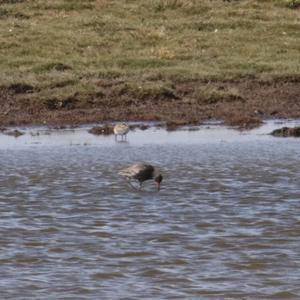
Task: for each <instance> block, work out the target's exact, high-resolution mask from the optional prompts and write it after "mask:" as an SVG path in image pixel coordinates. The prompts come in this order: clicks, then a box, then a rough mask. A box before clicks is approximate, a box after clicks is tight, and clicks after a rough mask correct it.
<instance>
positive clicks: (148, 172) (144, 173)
mask: <svg viewBox="0 0 300 300" xmlns="http://www.w3.org/2000/svg"><path fill="white" fill-rule="evenodd" d="M119 174H120V175H121V176H124V177H125V178H126V179H127V180H128V183H129V184H130V185H131V183H130V180H137V181H138V182H139V184H140V188H141V187H142V183H143V182H144V181H146V180H149V179H154V181H155V182H156V184H157V190H158V191H159V190H160V183H161V182H162V180H163V177H162V175H161V173H160V172H159V170H158V169H157V168H156V167H153V166H152V165H150V164H146V163H135V164H133V165H131V166H130V167H127V168H125V169H123V170H121V171H120V172H119ZM131 186H132V187H133V188H134V186H133V185H131Z"/></svg>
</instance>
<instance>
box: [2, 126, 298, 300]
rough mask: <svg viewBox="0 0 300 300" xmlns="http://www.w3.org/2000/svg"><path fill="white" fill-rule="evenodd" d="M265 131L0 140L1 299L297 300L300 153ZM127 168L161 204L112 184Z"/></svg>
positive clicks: (69, 134) (79, 133) (294, 142)
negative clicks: (152, 175) (139, 173)
mask: <svg viewBox="0 0 300 300" xmlns="http://www.w3.org/2000/svg"><path fill="white" fill-rule="evenodd" d="M276 126H277V127H280V126H281V125H276V124H267V125H266V126H264V127H263V128H261V129H258V130H254V131H251V132H248V133H245V132H244V133H240V132H238V131H232V130H229V129H226V128H222V127H218V126H210V128H207V127H206V126H204V127H202V128H201V129H200V130H199V131H177V132H171V133H168V132H165V131H164V130H162V129H150V130H147V131H140V130H136V131H135V132H130V133H129V135H128V143H116V142H115V141H114V137H97V136H93V135H90V134H88V133H87V132H86V130H85V129H84V128H81V129H77V130H75V131H65V132H51V134H50V135H48V134H45V132H41V133H40V134H39V135H36V131H35V130H33V129H32V130H28V131H27V134H26V135H24V136H22V137H19V138H17V139H16V138H14V137H8V136H4V135H1V136H0V142H1V144H0V203H1V206H0V250H1V251H0V274H1V277H0V291H1V298H3V299H299V298H300V285H299V279H300V250H299V246H300V140H299V139H293V138H288V139H283V138H274V137H271V136H269V135H265V133H267V132H269V130H270V129H271V128H274V127H276ZM30 132H31V133H32V135H33V136H32V135H31V134H30ZM135 161H147V162H151V163H153V164H154V165H157V166H159V167H160V168H161V170H162V172H163V175H164V181H163V184H162V190H161V191H160V192H159V193H158V192H156V191H155V185H154V183H151V182H148V183H147V184H146V185H145V187H144V190H143V191H134V190H132V189H130V188H129V187H128V186H127V185H126V182H124V181H123V180H122V178H120V176H118V174H117V172H118V170H120V169H121V168H123V167H125V166H127V165H129V164H130V163H132V162H135Z"/></svg>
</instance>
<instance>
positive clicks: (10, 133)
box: [4, 129, 25, 137]
mask: <svg viewBox="0 0 300 300" xmlns="http://www.w3.org/2000/svg"><path fill="white" fill-rule="evenodd" d="M4 134H6V135H11V136H14V137H19V136H21V135H23V134H25V133H24V132H21V131H19V130H17V129H15V130H11V131H6V132H4Z"/></svg>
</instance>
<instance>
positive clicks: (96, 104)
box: [0, 76, 300, 130]
mask: <svg viewBox="0 0 300 300" xmlns="http://www.w3.org/2000/svg"><path fill="white" fill-rule="evenodd" d="M96 86H97V89H96V90H95V92H93V93H91V92H86V93H83V92H74V94H73V95H71V96H68V97H66V98H52V97H50V96H49V97H48V98H47V97H46V99H45V98H41V97H40V90H39V89H37V88H35V87H34V86H30V85H27V84H14V85H11V86H2V87H0V127H4V126H19V125H49V126H58V127H62V126H65V125H72V126H76V125H80V124H84V123H97V122H110V121H160V122H166V124H167V128H168V129H169V130H172V129H174V128H176V127H178V126H182V125H188V124H200V123H201V122H203V121H207V120H210V119H216V120H223V121H224V123H225V124H227V125H232V126H237V127H239V128H253V127H255V126H259V125H260V123H261V121H262V120H263V119H267V118H298V117H300V76H299V77H288V78H277V79H272V80H260V79H256V78H241V79H237V80H224V81H222V80H191V81H184V82H181V81H174V82H171V83H170V82H168V83H166V82H159V83H157V82H150V83H149V82H146V83H145V84H143V83H142V84H140V85H133V84H132V83H129V82H126V81H124V80H116V79H111V80H109V79H101V80H98V82H97V83H96Z"/></svg>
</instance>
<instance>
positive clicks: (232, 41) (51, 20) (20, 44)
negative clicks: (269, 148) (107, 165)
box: [0, 0, 300, 124]
mask: <svg viewBox="0 0 300 300" xmlns="http://www.w3.org/2000/svg"><path fill="white" fill-rule="evenodd" d="M298 4H299V1H295V0H294V1H292V0H291V1H288V0H263V1H262V0H260V1H250V0H249V1H248V0H240V1H239V0H232V1H222V0H203V1H196V0H141V1H133V0H132V1H129V0H127V1H125V0H120V1H119V0H86V1H84V0H82V1H79V0H68V1H66V0H51V1H50V0H49V1H44V0H27V1H26V0H0V69H1V72H0V86H1V88H0V104H1V105H2V109H1V112H0V123H1V122H2V123H3V124H4V123H9V122H12V121H13V118H14V114H15V115H16V114H21V115H20V118H19V121H17V119H16V118H15V119H16V122H25V123H30V122H34V121H36V119H33V118H36V116H37V115H38V114H42V113H43V112H44V110H47V111H49V112H48V117H47V120H48V121H50V120H51V115H52V116H53V117H54V116H57V115H60V114H63V113H64V111H65V110H68V112H67V114H70V112H69V110H73V113H75V110H86V109H96V108H97V109H99V110H104V111H106V114H105V115H106V116H107V111H109V109H110V108H111V109H114V108H115V109H116V110H117V109H118V108H120V107H123V108H124V107H126V106H127V107H130V106H131V109H127V110H126V109H125V111H124V113H122V114H118V113H116V112H111V111H109V115H110V117H111V118H120V117H123V118H134V116H135V117H138V116H139V115H140V114H141V110H142V109H145V108H147V109H149V107H152V106H153V105H156V104H157V102H159V101H160V102H167V101H169V100H170V99H171V100H177V102H179V103H177V105H178V106H177V108H178V109H179V110H180V103H181V104H182V105H183V106H184V101H187V102H188V101H189V100H188V98H189V97H187V99H186V97H185V94H184V93H181V92H180V91H178V88H180V87H181V85H182V83H189V84H190V83H191V82H194V83H195V84H194V86H190V89H193V91H190V90H189V91H188V92H187V95H190V94H191V93H192V94H193V97H192V98H193V99H196V100H195V101H196V102H197V105H198V106H199V105H200V104H201V105H202V107H203V109H204V108H205V107H206V106H207V105H211V108H210V110H213V109H214V108H213V105H214V106H215V105H216V103H217V102H219V101H220V99H225V103H233V102H237V103H239V101H240V102H242V99H243V98H247V97H248V96H245V95H244V94H245V93H246V94H247V92H245V91H244V90H242V91H241V90H240V88H241V84H240V85H238V86H235V85H233V84H228V82H231V83H232V82H234V81H236V80H238V81H240V80H241V79H243V80H244V81H247V80H252V81H253V80H255V81H257V82H269V83H270V82H273V83H272V87H273V88H274V87H276V82H279V81H280V82H281V83H280V88H281V87H284V86H285V82H290V81H293V82H298V79H299V77H300V62H299V57H300V35H299V32H300V5H299V6H298ZM208 82H209V84H207V83H208ZM214 82H219V83H217V84H214ZM220 82H227V85H226V87H225V88H222V87H221V89H220ZM296 86H297V84H295V87H294V86H293V89H294V92H295V89H297V87H296ZM294 92H292V94H293V93H294ZM274 94H276V93H274ZM190 98H191V97H190ZM216 99H217V100H216ZM247 99H248V98H247ZM145 100H147V101H146V102H145ZM298 100H299V99H298ZM122 101H124V102H122ZM130 101H131V102H130ZM155 101H156V102H155ZM195 101H194V103H195ZM261 101H264V99H261ZM160 104H161V103H160ZM163 105H165V103H163ZM201 105H200V106H201ZM134 107H135V110H136V111H134ZM171 107H172V106H171ZM166 108H167V107H166ZM58 110H59V111H60V112H58ZM150 111H151V110H150ZM191 111H192V112H194V110H193V109H192V110H191ZM152 113H153V115H152V116H150V115H149V118H150V117H153V118H160V117H163V116H159V115H158V112H156V111H155V110H152ZM169 113H170V114H171V111H170V112H169ZM28 114H29V116H28ZM177 114H178V115H180V113H179V112H178V113H177ZM186 114H188V112H186ZM296 114H297V113H296ZM30 115H31V116H32V120H31V121H30ZM209 115H212V116H215V115H216V116H217V117H218V112H215V113H214V112H210V113H206V117H209ZM26 116H27V117H26ZM165 117H166V116H165ZM203 117H204V116H203ZM221 117H222V116H221ZM45 118H46V117H45ZM145 118H146V116H145ZM169 118H171V116H169ZM193 118H197V117H196V116H193ZM75 119H76V118H75ZM75 119H74V121H75ZM102 119H105V118H104V116H103V117H102ZM1 120H2V121H1ZM39 121H41V120H40V119H39ZM82 121H84V120H82ZM86 121H90V119H89V118H87V120H86ZM70 122H71V120H70ZM80 122H81V121H80Z"/></svg>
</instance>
